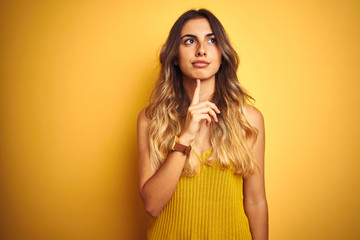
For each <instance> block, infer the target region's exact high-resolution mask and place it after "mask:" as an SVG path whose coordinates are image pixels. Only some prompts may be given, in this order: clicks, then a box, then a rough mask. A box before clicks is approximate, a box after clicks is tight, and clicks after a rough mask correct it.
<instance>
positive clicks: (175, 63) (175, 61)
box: [173, 58, 179, 66]
mask: <svg viewBox="0 0 360 240" xmlns="http://www.w3.org/2000/svg"><path fill="white" fill-rule="evenodd" d="M173 63H174V65H175V66H178V65H179V62H178V59H177V58H175V59H174V61H173Z"/></svg>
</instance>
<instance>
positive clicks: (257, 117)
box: [245, 104, 264, 129]
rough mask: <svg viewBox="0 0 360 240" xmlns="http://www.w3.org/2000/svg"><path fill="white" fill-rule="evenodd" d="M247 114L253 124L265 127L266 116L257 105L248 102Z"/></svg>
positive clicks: (258, 127)
mask: <svg viewBox="0 0 360 240" xmlns="http://www.w3.org/2000/svg"><path fill="white" fill-rule="evenodd" d="M245 116H246V118H247V120H248V121H249V123H250V124H251V125H252V126H254V127H256V128H257V129H262V128H264V116H263V114H262V113H261V112H260V110H259V109H257V108H256V107H254V106H251V105H249V104H247V105H246V106H245Z"/></svg>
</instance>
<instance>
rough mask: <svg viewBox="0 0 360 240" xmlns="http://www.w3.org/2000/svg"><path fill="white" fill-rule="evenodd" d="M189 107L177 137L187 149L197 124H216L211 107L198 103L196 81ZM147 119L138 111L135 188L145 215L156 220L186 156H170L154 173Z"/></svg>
mask: <svg viewBox="0 0 360 240" xmlns="http://www.w3.org/2000/svg"><path fill="white" fill-rule="evenodd" d="M196 84H197V85H196V88H195V91H194V96H193V99H192V102H191V105H190V106H189V108H188V112H187V116H186V120H185V127H184V129H183V131H182V132H181V134H180V136H179V142H180V143H181V144H183V145H190V144H191V142H193V141H194V139H195V137H196V135H197V133H198V131H199V129H200V122H201V121H203V120H205V121H207V123H208V124H210V123H211V122H212V119H211V117H212V118H213V121H214V122H217V121H218V119H217V117H216V113H215V111H216V112H217V113H220V111H219V109H218V108H217V107H216V106H215V104H214V103H211V102H209V101H205V102H199V93H200V80H197V83H196ZM148 127H149V119H148V118H147V117H146V115H145V110H142V111H141V112H140V114H139V117H138V125H137V129H138V156H139V165H138V173H139V174H138V176H139V179H138V183H139V185H138V188H139V193H140V197H141V199H142V201H143V203H144V207H145V211H146V212H148V213H149V214H150V215H151V216H153V217H156V216H157V215H159V213H160V212H161V211H162V209H163V208H164V207H165V206H166V205H167V203H168V202H169V201H170V199H171V197H172V196H173V194H174V192H175V189H176V186H177V184H178V182H179V179H180V177H181V173H182V170H183V167H184V165H185V160H186V156H185V155H184V154H183V153H181V152H171V153H169V154H168V156H167V158H166V159H165V161H164V162H163V164H162V165H161V167H160V168H159V169H158V170H157V171H156V170H155V169H154V168H153V167H152V166H151V161H150V147H149V139H148Z"/></svg>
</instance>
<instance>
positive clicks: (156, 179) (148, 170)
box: [137, 109, 186, 217]
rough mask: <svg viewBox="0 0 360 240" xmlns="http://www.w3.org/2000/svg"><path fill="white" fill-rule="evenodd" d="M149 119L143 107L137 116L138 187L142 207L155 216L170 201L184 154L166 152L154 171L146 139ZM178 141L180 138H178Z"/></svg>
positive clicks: (183, 160)
mask: <svg viewBox="0 0 360 240" xmlns="http://www.w3.org/2000/svg"><path fill="white" fill-rule="evenodd" d="M148 125H149V120H148V119H147V118H146V116H145V109H143V110H142V111H141V112H140V114H139V117H138V125H137V128H138V131H137V134H138V156H139V165H138V172H139V174H138V177H139V179H138V183H139V185H138V188H139V193H140V197H141V199H142V201H143V203H144V208H145V211H146V212H147V213H149V214H150V215H151V216H153V217H156V216H157V215H158V214H159V213H160V212H161V210H162V209H163V208H164V207H165V206H166V205H167V203H168V202H169V201H170V199H171V197H172V195H173V194H174V192H175V189H176V186H177V183H178V181H179V179H180V176H181V172H182V169H183V167H184V164H185V159H186V156H185V155H184V154H183V153H181V152H172V153H169V154H168V157H167V159H166V160H165V162H164V163H163V164H162V166H161V167H160V168H159V169H158V171H156V170H155V169H154V168H153V167H152V166H151V163H150V149H149V139H148V135H147V133H148ZM179 141H180V140H179Z"/></svg>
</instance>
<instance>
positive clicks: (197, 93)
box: [191, 79, 200, 105]
mask: <svg viewBox="0 0 360 240" xmlns="http://www.w3.org/2000/svg"><path fill="white" fill-rule="evenodd" d="M199 101H200V79H196V88H195V91H194V96H193V99H192V101H191V105H193V104H198V103H199Z"/></svg>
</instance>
